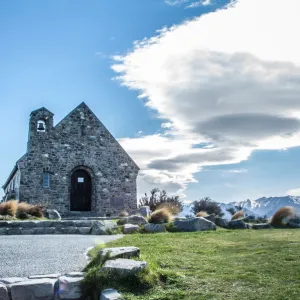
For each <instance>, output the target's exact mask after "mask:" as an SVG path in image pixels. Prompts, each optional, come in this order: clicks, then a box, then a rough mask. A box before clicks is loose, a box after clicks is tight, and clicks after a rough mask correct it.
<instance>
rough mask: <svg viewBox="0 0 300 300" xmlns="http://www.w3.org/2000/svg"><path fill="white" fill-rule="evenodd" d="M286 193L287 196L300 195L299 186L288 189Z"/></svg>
mask: <svg viewBox="0 0 300 300" xmlns="http://www.w3.org/2000/svg"><path fill="white" fill-rule="evenodd" d="M286 194H287V195H288V196H300V188H297V189H291V190H288V191H287V192H286Z"/></svg>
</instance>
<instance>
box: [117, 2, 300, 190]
mask: <svg viewBox="0 0 300 300" xmlns="http://www.w3.org/2000/svg"><path fill="white" fill-rule="evenodd" d="M169 2H173V3H175V2H176V4H180V2H181V3H183V2H185V1H169ZM258 7H259V9H258ZM299 10H300V1H299V0H286V1H285V3H284V5H283V4H282V1H281V0H238V1H233V2H232V3H231V4H230V5H229V6H228V7H226V8H223V9H220V10H217V11H216V12H213V13H209V14H206V15H203V16H200V17H199V18H196V19H194V20H190V21H187V22H184V23H183V24H180V25H178V26H173V27H171V28H163V29H162V30H160V31H158V33H157V35H155V36H153V37H151V38H149V39H144V40H143V41H141V42H135V44H134V45H135V46H134V49H132V51H131V52H129V53H127V54H125V55H124V56H123V57H120V56H119V57H115V64H114V65H113V66H112V68H113V70H114V71H115V72H116V73H118V80H119V81H120V83H121V84H122V85H124V86H127V87H128V88H130V89H134V90H137V91H139V93H140V95H141V96H142V97H143V99H144V100H143V101H145V105H146V106H148V107H149V108H151V109H153V110H155V111H156V112H157V114H158V117H159V118H162V119H164V124H166V123H167V124H169V125H162V130H165V132H164V133H162V134H155V135H152V136H151V135H149V136H141V137H139V138H135V139H122V140H121V144H122V145H123V146H124V147H125V149H126V150H128V152H129V153H130V154H132V156H133V157H134V158H136V160H137V162H138V164H140V165H141V167H142V169H143V170H146V171H145V172H146V173H147V174H148V175H147V176H148V177H147V180H148V182H149V181H150V180H149V176H152V179H151V180H152V181H155V180H160V182H169V183H170V184H174V183H178V184H179V185H180V187H181V188H184V187H185V186H186V184H188V183H189V182H191V181H193V174H194V173H196V172H198V171H199V170H201V168H202V167H203V166H209V165H218V164H228V163H233V162H239V161H241V160H245V159H247V158H248V157H249V155H250V154H251V151H253V150H255V149H286V148H289V147H295V146H299V145H300V100H299V94H300V43H298V42H297V39H296V37H297V36H298V28H299V27H300V18H298V11H299ZM165 120H167V121H165ZM199 144H200V145H205V146H201V147H199ZM204 147H211V148H206V149H203V148H204ZM166 174H167V175H166ZM178 174H180V175H181V176H180V177H178V176H177V175H178ZM144 176H145V175H144ZM164 176H167V178H168V180H167V179H166V177H164ZM173 187H174V186H173Z"/></svg>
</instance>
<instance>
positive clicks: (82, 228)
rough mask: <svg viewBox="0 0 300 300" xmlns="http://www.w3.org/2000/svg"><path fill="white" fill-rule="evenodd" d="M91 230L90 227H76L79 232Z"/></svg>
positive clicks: (87, 232) (83, 232)
mask: <svg viewBox="0 0 300 300" xmlns="http://www.w3.org/2000/svg"><path fill="white" fill-rule="evenodd" d="M90 231H91V227H78V233H79V234H89V233H90Z"/></svg>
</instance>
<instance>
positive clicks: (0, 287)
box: [0, 283, 118, 300]
mask: <svg viewBox="0 0 300 300" xmlns="http://www.w3.org/2000/svg"><path fill="white" fill-rule="evenodd" d="M0 299H1V300H9V296H8V290H7V287H6V286H5V285H4V284H1V283H0ZM112 299H113V298H112ZM116 299H118V298H116Z"/></svg>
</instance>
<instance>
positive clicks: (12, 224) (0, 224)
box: [0, 220, 93, 229]
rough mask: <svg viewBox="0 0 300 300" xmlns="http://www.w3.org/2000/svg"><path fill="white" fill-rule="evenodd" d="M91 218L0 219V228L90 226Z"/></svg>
mask: <svg viewBox="0 0 300 300" xmlns="http://www.w3.org/2000/svg"><path fill="white" fill-rule="evenodd" d="M92 223H93V221H92V220H62V221H0V228H26V229H27V228H28V229H29V228H40V227H45V228H47V227H55V228H58V227H61V228H65V227H91V226H92Z"/></svg>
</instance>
